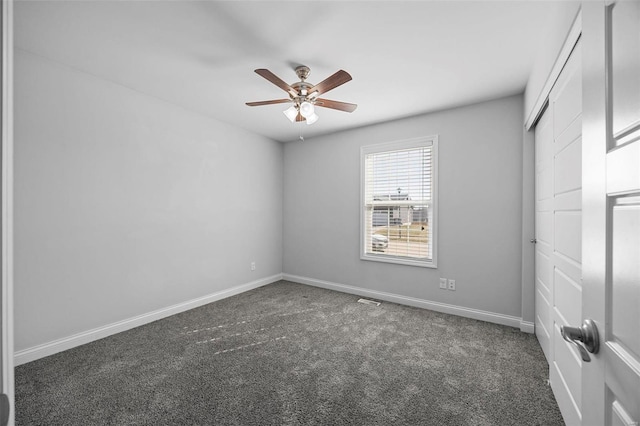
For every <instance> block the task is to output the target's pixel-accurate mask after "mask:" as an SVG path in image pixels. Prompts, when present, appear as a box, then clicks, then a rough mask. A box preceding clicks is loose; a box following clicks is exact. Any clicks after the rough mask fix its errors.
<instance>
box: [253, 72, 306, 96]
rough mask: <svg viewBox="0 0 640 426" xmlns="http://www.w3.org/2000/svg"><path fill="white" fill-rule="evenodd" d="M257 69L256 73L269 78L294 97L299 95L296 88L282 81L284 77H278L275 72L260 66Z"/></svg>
mask: <svg viewBox="0 0 640 426" xmlns="http://www.w3.org/2000/svg"><path fill="white" fill-rule="evenodd" d="M255 71H256V74H258V75H259V76H261V77H264V78H266V79H267V80H269V81H270V82H272V83H273V84H275V85H276V86H278V87H279V88H281V89H282V90H284V91H285V92H287V93H289V94H290V95H291V96H294V97H295V96H298V93H297V92H296V91H295V90H293V88H292V87H291V86H289V85H288V84H287V83H285V82H284V81H282V79H281V78H280V77H278V76H277V75H275V74H274V73H272V72H271V71H269V70H268V69H265V68H258V69H257V70H255Z"/></svg>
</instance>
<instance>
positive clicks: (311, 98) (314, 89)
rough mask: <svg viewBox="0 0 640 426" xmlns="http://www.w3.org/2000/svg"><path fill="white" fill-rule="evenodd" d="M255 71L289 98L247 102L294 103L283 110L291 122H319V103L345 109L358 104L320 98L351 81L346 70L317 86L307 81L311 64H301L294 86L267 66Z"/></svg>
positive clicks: (328, 106) (347, 109)
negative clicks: (307, 65)
mask: <svg viewBox="0 0 640 426" xmlns="http://www.w3.org/2000/svg"><path fill="white" fill-rule="evenodd" d="M255 71H256V74H258V75H260V76H262V77H264V78H266V79H267V80H269V81H270V82H272V83H273V84H275V85H276V86H278V87H279V88H281V89H282V90H284V91H285V92H287V93H288V94H289V98H287V99H274V100H271V101H259V102H247V105H249V106H261V105H272V104H284V103H289V102H292V103H293V105H292V106H290V107H289V108H288V109H286V110H285V111H283V112H284V115H286V116H287V118H288V119H289V120H290V121H291V122H292V123H293V122H296V121H306V122H307V124H313V123H315V122H316V121H318V114H316V112H315V107H316V106H318V107H323V108H331V109H337V110H339V111H345V112H353V111H355V109H356V107H357V105H356V104H350V103H347V102H340V101H332V100H329V99H323V98H320V97H319V96H320V95H322V94H323V93H326V92H328V91H329V90H331V89H335V88H336V87H338V86H340V85H342V84H344V83H346V82H348V81H350V80H351V76H350V75H349V73H348V72H346V71H344V70H340V71H338V72H336V73H335V74H333V75H332V76H330V77H328V78H326V79H325V80H323V81H321V82H320V83H318V84H315V85H314V84H311V83H307V82H306V81H305V80H306V79H307V76H308V75H309V67H306V66H299V67H297V68H296V69H295V71H296V74H297V75H298V78H299V79H300V81H299V82H297V83H293V84H291V85H289V84H287V83H285V82H284V81H283V80H281V79H280V78H279V77H278V76H276V75H275V74H274V73H272V72H271V71H269V70H268V69H264V68H260V69H257V70H255Z"/></svg>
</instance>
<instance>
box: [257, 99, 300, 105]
mask: <svg viewBox="0 0 640 426" xmlns="http://www.w3.org/2000/svg"><path fill="white" fill-rule="evenodd" d="M287 102H291V99H274V100H272V101H258V102H247V103H246V104H247V105H249V106H262V105H272V104H284V103H287Z"/></svg>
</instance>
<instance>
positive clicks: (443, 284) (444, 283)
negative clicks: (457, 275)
mask: <svg viewBox="0 0 640 426" xmlns="http://www.w3.org/2000/svg"><path fill="white" fill-rule="evenodd" d="M440 288H443V289H445V290H446V289H447V279H446V278H440Z"/></svg>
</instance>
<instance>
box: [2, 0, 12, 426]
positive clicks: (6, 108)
mask: <svg viewBox="0 0 640 426" xmlns="http://www.w3.org/2000/svg"><path fill="white" fill-rule="evenodd" d="M1 190H2V301H1V303H2V307H1V315H2V317H1V318H0V321H1V324H2V342H1V345H2V365H1V366H0V368H2V391H3V392H4V393H5V394H7V396H8V397H9V403H10V404H11V414H10V417H9V424H10V425H13V424H14V413H15V405H14V379H13V0H4V1H3V2H2V189H1Z"/></svg>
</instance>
